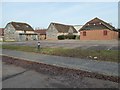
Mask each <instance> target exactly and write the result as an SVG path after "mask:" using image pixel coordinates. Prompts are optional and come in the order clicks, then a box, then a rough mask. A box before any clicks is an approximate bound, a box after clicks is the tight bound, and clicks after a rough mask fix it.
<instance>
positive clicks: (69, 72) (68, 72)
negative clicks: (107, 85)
mask: <svg viewBox="0 0 120 90" xmlns="http://www.w3.org/2000/svg"><path fill="white" fill-rule="evenodd" d="M2 61H3V62H6V63H9V64H14V65H16V66H21V67H23V68H26V69H33V70H35V71H37V72H40V73H43V74H50V75H65V76H67V77H73V78H79V77H90V78H97V79H102V80H108V81H112V82H117V83H118V82H119V80H120V77H115V76H107V75H102V74H98V73H93V72H86V71H82V70H75V69H68V68H63V67H57V66H52V65H47V64H43V63H37V62H31V61H27V60H20V59H18V58H13V57H8V56H2Z"/></svg>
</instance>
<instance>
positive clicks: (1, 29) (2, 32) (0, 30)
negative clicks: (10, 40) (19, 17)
mask: <svg viewBox="0 0 120 90" xmlns="http://www.w3.org/2000/svg"><path fill="white" fill-rule="evenodd" d="M0 36H4V28H0Z"/></svg>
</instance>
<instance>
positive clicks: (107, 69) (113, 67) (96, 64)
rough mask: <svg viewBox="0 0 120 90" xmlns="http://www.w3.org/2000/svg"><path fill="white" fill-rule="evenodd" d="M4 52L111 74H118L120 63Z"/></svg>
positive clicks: (62, 65) (18, 56)
mask: <svg viewBox="0 0 120 90" xmlns="http://www.w3.org/2000/svg"><path fill="white" fill-rule="evenodd" d="M2 54H3V55H6V56H11V57H15V58H20V59H24V60H28V61H32V62H38V63H45V64H49V65H55V66H60V67H67V68H73V69H80V70H83V71H89V72H97V73H100V74H104V75H109V76H118V65H120V64H118V63H115V62H105V61H96V60H88V59H80V58H72V57H61V56H52V55H44V54H38V53H31V52H23V51H15V50H6V49H3V50H2Z"/></svg>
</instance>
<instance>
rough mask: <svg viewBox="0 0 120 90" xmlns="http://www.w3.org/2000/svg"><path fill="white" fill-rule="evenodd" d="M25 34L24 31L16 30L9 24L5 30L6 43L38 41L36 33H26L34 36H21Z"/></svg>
mask: <svg viewBox="0 0 120 90" xmlns="http://www.w3.org/2000/svg"><path fill="white" fill-rule="evenodd" d="M20 33H25V32H24V31H23V30H15V28H14V27H13V26H12V25H11V24H7V26H6V27H5V30H4V40H5V41H26V40H38V36H37V35H34V31H26V33H30V34H31V33H33V35H19V34H20Z"/></svg>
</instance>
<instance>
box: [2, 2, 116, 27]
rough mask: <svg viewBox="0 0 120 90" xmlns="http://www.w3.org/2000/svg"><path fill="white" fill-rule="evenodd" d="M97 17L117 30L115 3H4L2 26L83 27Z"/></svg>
mask: <svg viewBox="0 0 120 90" xmlns="http://www.w3.org/2000/svg"><path fill="white" fill-rule="evenodd" d="M95 17H98V18H100V19H102V20H104V21H107V22H108V23H112V25H113V26H115V27H116V28H118V3H117V2H103V3H100V2H84V3H82V2H76V3H73V2H56V3H53V2H16V3H15V2H4V3H2V26H1V27H5V25H6V24H7V23H8V22H11V21H15V22H26V23H28V24H30V25H31V26H32V27H33V28H35V27H40V28H47V27H48V25H49V24H50V23H51V22H59V23H63V24H70V25H83V24H85V23H86V22H87V21H89V20H91V19H93V18H95Z"/></svg>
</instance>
